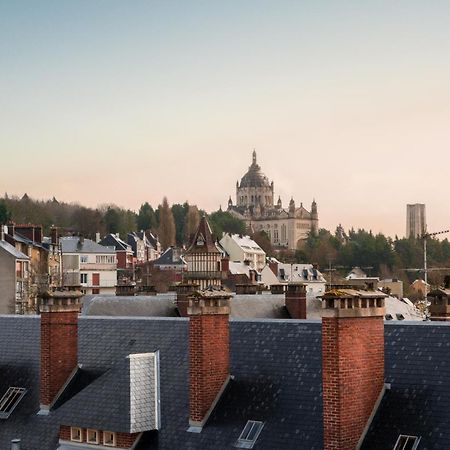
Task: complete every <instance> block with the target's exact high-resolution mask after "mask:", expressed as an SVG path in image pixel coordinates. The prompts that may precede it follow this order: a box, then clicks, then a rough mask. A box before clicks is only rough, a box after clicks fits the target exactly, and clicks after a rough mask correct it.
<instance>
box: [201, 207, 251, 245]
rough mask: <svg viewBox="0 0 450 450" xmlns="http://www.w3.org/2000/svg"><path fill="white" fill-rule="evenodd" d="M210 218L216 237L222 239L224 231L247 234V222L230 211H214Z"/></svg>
mask: <svg viewBox="0 0 450 450" xmlns="http://www.w3.org/2000/svg"><path fill="white" fill-rule="evenodd" d="M208 220H209V224H210V225H211V229H212V232H213V235H214V236H215V238H216V239H221V238H222V235H223V233H231V234H245V223H244V222H243V221H242V220H240V219H238V218H237V217H234V216H233V215H232V214H230V213H229V212H224V211H216V212H213V213H212V214H211V215H210V216H209V217H208Z"/></svg>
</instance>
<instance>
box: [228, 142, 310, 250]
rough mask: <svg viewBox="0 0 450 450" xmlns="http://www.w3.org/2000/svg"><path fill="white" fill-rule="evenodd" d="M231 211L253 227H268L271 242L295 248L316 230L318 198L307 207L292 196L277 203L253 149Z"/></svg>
mask: <svg viewBox="0 0 450 450" xmlns="http://www.w3.org/2000/svg"><path fill="white" fill-rule="evenodd" d="M228 212H230V213H232V214H233V215H235V216H236V217H238V218H239V219H242V220H244V221H245V223H246V224H247V226H248V227H249V228H250V229H252V230H253V231H261V230H263V231H265V232H266V233H267V235H268V236H269V238H270V241H271V243H272V245H274V246H276V247H286V248H289V249H291V250H295V249H297V248H298V247H299V244H300V243H301V241H303V240H304V239H306V238H307V237H308V234H309V233H310V232H313V233H317V231H318V229H319V216H318V213H317V204H316V202H315V201H313V202H312V204H311V210H310V211H308V210H306V209H305V208H304V207H303V204H300V206H299V207H296V205H295V202H294V200H293V199H291V201H290V202H289V207H288V208H283V205H282V202H281V199H280V197H278V201H277V203H276V204H274V185H273V181H272V182H270V181H269V179H268V178H267V177H266V175H264V173H263V172H262V171H261V167H260V166H259V165H258V163H257V160H256V152H255V151H254V152H253V158H252V164H251V166H250V167H249V169H248V171H247V173H246V174H245V175H244V176H243V177H242V179H241V182H240V183H239V182H237V183H236V203H235V204H233V201H232V199H231V197H230V199H229V201H228Z"/></svg>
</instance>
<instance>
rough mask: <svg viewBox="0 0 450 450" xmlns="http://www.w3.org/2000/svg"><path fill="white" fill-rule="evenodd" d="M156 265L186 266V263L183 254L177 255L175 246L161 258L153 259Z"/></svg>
mask: <svg viewBox="0 0 450 450" xmlns="http://www.w3.org/2000/svg"><path fill="white" fill-rule="evenodd" d="M153 264H154V265H155V266H180V267H182V266H184V265H185V264H186V263H185V261H184V259H183V258H182V256H181V255H180V256H179V257H175V255H174V249H173V247H169V248H168V249H167V250H166V251H165V252H164V253H163V254H162V255H161V256H160V257H159V258H157V259H155V260H154V261H153Z"/></svg>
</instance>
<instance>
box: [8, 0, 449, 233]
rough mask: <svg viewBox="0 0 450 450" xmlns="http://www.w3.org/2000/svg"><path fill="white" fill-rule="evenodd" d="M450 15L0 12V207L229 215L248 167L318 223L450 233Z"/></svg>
mask: <svg viewBox="0 0 450 450" xmlns="http://www.w3.org/2000/svg"><path fill="white" fill-rule="evenodd" d="M449 23H450V2H448V1H439V0H435V1H431V2H423V1H415V0H409V1H403V0H398V1H395V2H392V1H382V0H380V1H369V0H365V1H364V2H361V1H350V0H348V1H345V0H341V1H321V0H315V1H312V0H311V1H300V0H299V1H282V0H277V1H265V0H255V1H250V0H249V1H245V0H239V1H233V0H227V1H226V2H224V1H214V0H208V1H199V0H198V1H194V0H183V1H171V0H165V1H151V0H146V1H137V0H136V1H127V2H124V1H115V0H104V1H101V0H78V1H68V0H67V1H63V2H62V1H60V0H54V1H45V0H41V1H39V2H37V1H17V2H16V1H10V0H0V154H1V156H2V158H1V161H2V163H1V164H0V192H2V193H3V192H8V194H9V195H19V196H21V195H23V193H25V192H27V193H28V195H30V196H31V197H34V198H39V199H46V198H52V197H53V196H55V197H56V198H57V199H58V200H64V201H68V202H79V203H81V204H84V205H87V206H97V205H101V204H105V203H108V204H109V203H115V204H118V205H120V206H123V207H126V208H130V209H134V210H137V209H138V208H139V206H140V205H141V204H142V203H143V202H145V201H148V202H150V203H151V204H152V205H154V206H157V205H158V204H159V203H160V202H161V200H162V198H163V196H167V197H168V199H169V202H171V203H178V202H184V201H186V200H188V201H189V202H190V203H193V204H197V205H198V206H199V207H201V208H204V209H206V210H207V211H213V210H216V209H218V207H219V206H220V205H222V207H224V208H225V207H226V205H227V201H228V197H229V195H232V196H233V199H234V195H235V185H236V181H237V180H238V179H240V178H241V177H242V176H243V175H244V173H245V172H246V170H247V168H248V166H249V165H250V163H251V153H252V151H253V149H256V151H257V153H258V162H259V163H260V165H261V167H262V169H263V171H264V172H265V173H266V175H267V176H268V177H269V178H270V179H271V180H273V181H274V185H275V194H276V198H278V195H280V196H281V198H282V200H283V202H284V204H285V205H287V203H288V201H289V199H290V198H291V196H292V197H294V199H295V200H296V202H297V204H299V203H300V202H303V204H304V205H305V206H307V207H309V205H310V204H311V202H312V200H313V199H315V200H316V201H317V204H318V210H319V220H320V226H321V227H325V228H327V229H331V230H334V228H335V227H336V225H337V224H339V223H341V224H342V225H343V226H344V228H346V229H348V228H350V227H354V228H365V229H371V230H372V231H373V232H380V231H381V232H383V233H385V234H388V235H391V236H394V235H395V234H397V235H399V236H403V235H404V234H405V227H406V204H407V203H425V204H426V207H427V221H428V229H429V231H439V230H441V229H447V228H450V208H448V207H447V199H448V192H449V189H448V187H447V186H446V181H447V178H448V176H447V170H448V169H449V168H450V82H449V80H450V27H449V26H448V24H449Z"/></svg>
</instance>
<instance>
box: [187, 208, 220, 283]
mask: <svg viewBox="0 0 450 450" xmlns="http://www.w3.org/2000/svg"><path fill="white" fill-rule="evenodd" d="M222 256H223V253H222V251H221V250H220V249H219V248H218V246H217V245H216V243H215V242H214V239H213V236H212V232H211V228H210V226H209V223H208V221H207V220H206V217H204V216H203V217H202V218H201V219H200V224H199V226H198V229H197V231H196V233H195V236H194V239H193V240H192V243H191V245H190V247H189V248H188V250H187V251H186V253H185V254H184V260H185V261H186V264H187V267H186V271H185V272H184V273H183V278H184V281H185V282H186V283H187V284H194V285H197V286H198V287H199V288H200V289H206V288H208V287H209V286H216V287H220V286H221V285H222Z"/></svg>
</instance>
